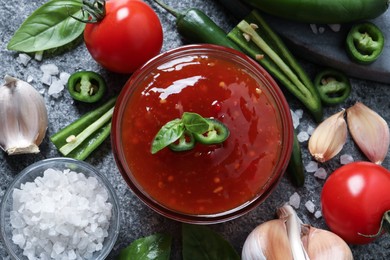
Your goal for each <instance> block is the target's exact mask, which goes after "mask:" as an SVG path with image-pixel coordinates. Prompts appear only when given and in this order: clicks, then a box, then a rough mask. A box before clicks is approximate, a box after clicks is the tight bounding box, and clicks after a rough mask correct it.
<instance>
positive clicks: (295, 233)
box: [241, 204, 353, 260]
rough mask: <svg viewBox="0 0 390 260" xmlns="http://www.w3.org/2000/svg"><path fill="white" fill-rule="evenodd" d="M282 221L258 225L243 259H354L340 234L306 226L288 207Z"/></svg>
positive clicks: (280, 215) (282, 212)
mask: <svg viewBox="0 0 390 260" xmlns="http://www.w3.org/2000/svg"><path fill="white" fill-rule="evenodd" d="M277 215H278V219H274V220H270V221H267V222H265V223H263V224H261V225H259V226H257V227H256V228H255V229H254V230H253V231H252V232H251V233H250V234H249V236H248V237H247V239H246V240H245V243H244V246H243V249H242V255H241V256H242V260H266V259H268V260H271V259H272V260H273V259H281V260H282V259H283V260H290V259H292V260H309V259H312V260H313V259H315V260H335V259H337V260H352V259H353V256H352V252H351V249H350V248H349V246H348V245H347V244H346V243H345V242H344V240H342V239H341V238H340V237H339V236H337V235H336V234H334V233H332V232H330V231H326V230H322V229H317V228H314V227H312V226H310V225H306V224H303V223H302V221H301V220H300V219H299V217H298V216H297V214H296V212H295V211H294V209H293V208H292V207H291V206H290V205H288V204H285V205H284V206H282V207H281V208H279V209H278V210H277Z"/></svg>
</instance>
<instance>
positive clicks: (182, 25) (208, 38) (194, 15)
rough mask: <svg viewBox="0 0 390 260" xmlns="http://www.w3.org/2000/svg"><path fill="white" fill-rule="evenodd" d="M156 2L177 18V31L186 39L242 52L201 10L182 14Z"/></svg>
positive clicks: (156, 0) (157, 0) (187, 11)
mask: <svg viewBox="0 0 390 260" xmlns="http://www.w3.org/2000/svg"><path fill="white" fill-rule="evenodd" d="M154 2H156V3H157V4H158V5H160V6H161V7H162V8H164V9H165V10H167V11H168V12H169V13H171V14H172V15H174V16H175V17H176V18H177V19H176V27H177V31H178V32H179V34H180V35H182V36H183V37H184V38H185V39H187V40H189V41H191V42H193V43H210V44H216V45H222V46H226V47H230V48H233V49H236V50H240V48H239V47H238V46H237V45H236V44H235V43H234V42H232V41H231V40H229V39H228V38H227V37H226V32H224V31H223V30H222V29H221V28H220V27H219V26H218V25H217V24H215V23H214V21H213V20H211V19H210V18H209V17H208V16H207V15H206V14H205V13H203V12H202V11H201V10H199V9H195V8H191V9H188V10H186V11H185V12H183V13H180V12H178V11H176V10H174V9H172V8H171V7H169V6H167V5H166V4H164V3H162V2H161V1H159V0H154Z"/></svg>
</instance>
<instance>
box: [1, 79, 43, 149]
mask: <svg viewBox="0 0 390 260" xmlns="http://www.w3.org/2000/svg"><path fill="white" fill-rule="evenodd" d="M0 120H1V122H2V124H0V147H1V148H2V149H3V150H4V151H6V152H7V153H8V154H9V155H13V154H24V153H38V152H39V147H38V146H39V145H40V144H41V143H42V141H43V139H44V137H45V134H46V129H47V125H48V119H47V110H46V106H45V102H44V99H43V97H42V96H41V95H40V94H39V92H38V91H37V90H36V89H35V88H34V87H33V86H31V85H30V84H28V83H27V82H25V81H22V80H19V79H16V78H14V77H11V76H8V75H7V76H5V84H3V85H2V86H0Z"/></svg>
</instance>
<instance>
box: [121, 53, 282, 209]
mask: <svg viewBox="0 0 390 260" xmlns="http://www.w3.org/2000/svg"><path fill="white" fill-rule="evenodd" d="M141 84H142V86H139V87H138V88H137V89H136V90H135V92H134V93H133V95H132V97H131V98H130V99H129V102H128V105H127V107H126V111H125V113H124V115H123V125H122V126H121V127H122V141H123V146H124V153H125V157H126V160H127V162H128V165H129V167H130V170H131V171H132V173H133V175H134V176H135V179H136V180H137V181H138V183H139V185H140V186H142V187H143V189H144V191H146V192H147V193H148V194H149V195H150V196H151V197H152V198H153V199H154V200H156V201H158V202H159V203H161V204H162V205H164V206H165V207H167V208H169V209H171V210H174V211H177V212H180V213H186V214H195V215H198V214H199V215H204V214H217V213H220V212H224V211H227V210H231V209H234V208H236V207H238V206H240V205H242V204H244V203H246V202H249V201H251V200H252V199H254V197H255V196H257V195H258V194H259V193H260V194H261V193H263V192H265V190H264V189H266V188H265V185H267V182H268V181H269V180H270V176H271V175H272V174H275V173H274V172H273V169H274V166H275V164H276V162H277V160H278V156H279V154H280V151H281V129H280V128H281V123H280V117H279V115H278V113H277V112H276V111H275V108H274V105H273V100H272V98H270V94H269V93H268V91H267V90H266V89H265V87H264V86H263V85H262V83H261V82H256V80H255V79H253V78H252V77H251V76H249V73H248V71H246V70H245V69H243V68H241V67H239V66H238V65H235V64H233V63H231V62H229V61H226V60H221V59H216V58H213V57H208V56H191V57H185V58H179V59H177V60H174V61H173V62H169V63H166V64H164V65H163V66H160V67H159V68H158V69H156V70H155V71H153V72H152V73H151V74H150V75H149V76H147V77H146V78H145V80H144V81H143V82H142V83H141ZM183 112H195V113H198V114H200V115H201V116H203V117H213V118H216V119H218V120H220V121H221V122H223V123H224V124H225V125H226V126H227V127H228V128H229V130H230V136H229V138H228V139H227V140H226V141H225V142H224V143H223V144H219V145H209V146H207V145H202V144H199V143H197V144H196V146H195V148H194V149H193V150H191V151H186V152H173V151H171V150H170V149H169V148H164V149H163V150H161V151H159V152H157V153H156V154H154V155H153V154H151V151H150V150H151V143H152V141H153V139H154V137H155V135H156V134H157V132H158V131H159V129H160V128H161V127H162V126H163V125H164V124H166V123H167V122H168V121H171V120H173V119H176V118H181V116H182V113H183Z"/></svg>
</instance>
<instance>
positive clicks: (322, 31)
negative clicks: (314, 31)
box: [318, 26, 325, 34]
mask: <svg viewBox="0 0 390 260" xmlns="http://www.w3.org/2000/svg"><path fill="white" fill-rule="evenodd" d="M318 32H319V33H320V34H322V33H324V32H325V27H323V26H320V27H319V28H318Z"/></svg>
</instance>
